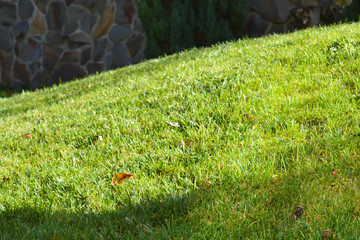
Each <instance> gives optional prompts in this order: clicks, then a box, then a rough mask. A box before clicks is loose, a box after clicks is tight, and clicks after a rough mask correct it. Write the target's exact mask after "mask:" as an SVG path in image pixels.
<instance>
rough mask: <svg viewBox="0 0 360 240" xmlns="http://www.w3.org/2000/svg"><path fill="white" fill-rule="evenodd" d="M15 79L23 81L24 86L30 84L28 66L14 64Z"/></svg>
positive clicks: (16, 62)
mask: <svg viewBox="0 0 360 240" xmlns="http://www.w3.org/2000/svg"><path fill="white" fill-rule="evenodd" d="M13 76H14V78H17V79H19V80H21V82H22V84H23V85H27V83H28V82H29V73H28V72H27V69H26V65H25V64H22V63H19V62H18V61H15V64H14V75H13Z"/></svg>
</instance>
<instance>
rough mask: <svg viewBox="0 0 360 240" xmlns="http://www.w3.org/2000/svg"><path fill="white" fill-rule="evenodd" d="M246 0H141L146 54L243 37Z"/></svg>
mask: <svg viewBox="0 0 360 240" xmlns="http://www.w3.org/2000/svg"><path fill="white" fill-rule="evenodd" d="M246 3H247V1H246V0H237V1H233V0H141V2H140V3H139V14H140V18H141V21H142V23H143V25H144V28H145V31H146V33H147V36H148V45H147V49H146V57H147V58H153V57H157V56H160V55H163V54H171V53H174V52H178V51H181V50H182V49H186V48H191V47H201V46H209V45H211V44H214V43H217V42H221V41H226V40H232V39H235V38H238V37H240V31H241V28H242V26H243V25H244V22H245V17H246Z"/></svg>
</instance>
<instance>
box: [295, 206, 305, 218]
mask: <svg viewBox="0 0 360 240" xmlns="http://www.w3.org/2000/svg"><path fill="white" fill-rule="evenodd" d="M303 214H304V208H303V207H302V206H298V207H296V211H295V212H294V219H295V220H298V219H299V218H300V217H301V216H302V215H303Z"/></svg>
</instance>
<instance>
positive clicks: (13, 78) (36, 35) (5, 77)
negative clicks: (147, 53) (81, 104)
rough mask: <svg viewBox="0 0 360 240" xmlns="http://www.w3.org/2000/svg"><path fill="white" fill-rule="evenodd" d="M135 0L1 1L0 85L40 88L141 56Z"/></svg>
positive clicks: (143, 39)
mask: <svg viewBox="0 0 360 240" xmlns="http://www.w3.org/2000/svg"><path fill="white" fill-rule="evenodd" d="M136 7H137V6H136V3H135V0H12V1H0V87H1V86H3V87H10V88H32V89H35V88H40V87H43V86H50V85H53V84H57V83H59V82H65V81H69V80H72V79H74V78H80V77H84V76H85V75H87V74H94V73H96V72H100V71H102V70H108V69H114V68H116V67H122V66H125V65H129V64H132V63H137V62H140V61H142V60H143V59H144V48H145V44H146V35H145V32H144V31H143V28H142V24H141V21H140V19H139V17H138V15H137V8H136Z"/></svg>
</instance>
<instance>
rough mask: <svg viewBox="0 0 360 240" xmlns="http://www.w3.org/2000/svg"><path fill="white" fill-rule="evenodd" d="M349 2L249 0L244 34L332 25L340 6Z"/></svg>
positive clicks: (253, 35)
mask: <svg viewBox="0 0 360 240" xmlns="http://www.w3.org/2000/svg"><path fill="white" fill-rule="evenodd" d="M339 2H341V3H340V4H339ZM351 2H352V1H351V0H342V1H339V0H248V17H247V21H246V25H245V27H244V29H243V33H244V35H247V36H249V37H258V36H262V35H266V34H270V33H286V32H289V31H293V30H296V29H301V28H306V27H310V26H317V25H322V24H329V23H333V22H335V21H336V20H337V17H338V14H339V10H340V9H341V7H342V6H345V5H350V4H351ZM339 5H340V6H339Z"/></svg>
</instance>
